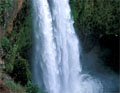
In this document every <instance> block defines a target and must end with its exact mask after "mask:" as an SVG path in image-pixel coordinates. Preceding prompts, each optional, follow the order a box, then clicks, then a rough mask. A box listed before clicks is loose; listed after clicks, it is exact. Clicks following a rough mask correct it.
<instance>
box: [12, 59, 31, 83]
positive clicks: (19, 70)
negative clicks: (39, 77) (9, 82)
mask: <svg viewBox="0 0 120 93" xmlns="http://www.w3.org/2000/svg"><path fill="white" fill-rule="evenodd" d="M11 75H12V77H13V78H14V79H15V81H16V82H19V83H20V84H22V85H25V84H27V82H28V81H29V80H31V72H30V70H29V65H28V62H27V60H25V59H23V58H21V57H18V58H17V59H16V60H15V62H14V69H13V72H12V74H11Z"/></svg>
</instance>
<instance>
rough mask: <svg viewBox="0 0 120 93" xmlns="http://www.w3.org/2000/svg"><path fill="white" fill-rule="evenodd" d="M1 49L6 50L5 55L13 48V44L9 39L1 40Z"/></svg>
mask: <svg viewBox="0 0 120 93" xmlns="http://www.w3.org/2000/svg"><path fill="white" fill-rule="evenodd" d="M0 47H1V48H3V49H4V55H6V53H7V52H8V51H9V50H10V49H11V48H12V45H11V42H10V40H9V39H8V38H7V37H3V38H2V39H1V43H0Z"/></svg>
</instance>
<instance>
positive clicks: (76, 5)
mask: <svg viewBox="0 0 120 93" xmlns="http://www.w3.org/2000/svg"><path fill="white" fill-rule="evenodd" d="M70 5H71V9H72V14H73V17H74V20H75V24H74V26H75V28H76V30H77V32H78V34H81V33H82V34H83V35H84V36H85V34H89V33H93V34H95V36H96V37H97V38H99V37H101V36H103V35H108V34H119V32H120V19H119V16H120V0H70Z"/></svg>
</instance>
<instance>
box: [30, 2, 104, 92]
mask: <svg viewBox="0 0 120 93" xmlns="http://www.w3.org/2000/svg"><path fill="white" fill-rule="evenodd" d="M32 1H33V8H34V18H33V19H34V57H33V62H32V70H33V72H32V73H33V79H34V82H35V83H36V84H38V85H39V87H40V88H41V89H43V90H44V91H46V92H47V93H102V90H103V89H102V84H101V83H100V81H99V80H97V79H94V78H92V77H91V76H90V75H88V74H83V73H82V66H81V62H80V51H81V47H80V46H81V45H80V42H79V41H78V39H77V36H76V33H75V30H74V27H73V20H72V18H71V13H70V12H71V11H70V6H69V0H32Z"/></svg>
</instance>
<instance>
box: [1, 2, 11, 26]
mask: <svg viewBox="0 0 120 93" xmlns="http://www.w3.org/2000/svg"><path fill="white" fill-rule="evenodd" d="M12 6H13V0H2V1H0V24H1V25H3V26H4V27H6V24H7V23H6V20H7V19H8V18H9V16H10V15H9V10H10V9H11V8H12Z"/></svg>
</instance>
